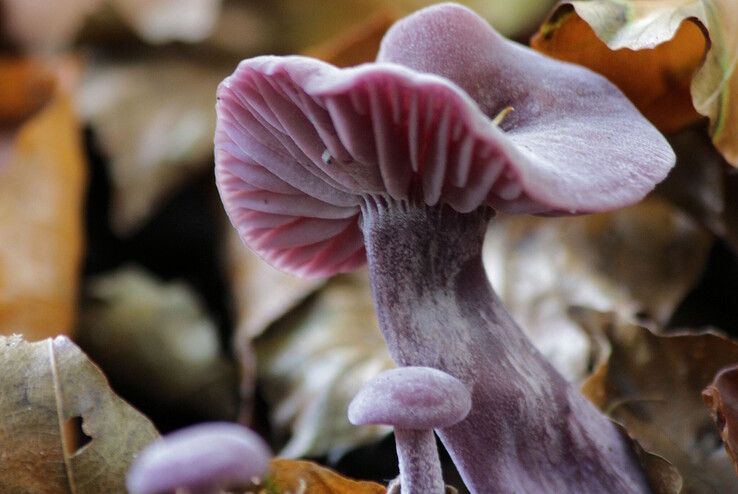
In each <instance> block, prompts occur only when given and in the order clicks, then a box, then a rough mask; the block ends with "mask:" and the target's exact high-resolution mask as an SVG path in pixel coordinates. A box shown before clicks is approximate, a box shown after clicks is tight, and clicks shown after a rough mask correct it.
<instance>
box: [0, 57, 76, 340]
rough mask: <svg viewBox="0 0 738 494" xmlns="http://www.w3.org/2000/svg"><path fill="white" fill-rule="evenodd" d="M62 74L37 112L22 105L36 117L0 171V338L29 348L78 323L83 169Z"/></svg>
mask: <svg viewBox="0 0 738 494" xmlns="http://www.w3.org/2000/svg"><path fill="white" fill-rule="evenodd" d="M24 70H25V69H24ZM65 71H73V68H72V67H71V66H69V65H65V64H60V71H59V72H54V77H55V83H54V86H55V89H54V90H53V94H52V95H51V96H49V97H48V99H46V97H45V96H44V95H41V99H42V100H44V101H43V102H41V104H42V106H41V107H40V108H36V106H38V103H39V102H38V101H37V102H36V103H34V104H30V106H29V105H28V104H25V105H22V106H25V108H26V109H30V108H36V109H35V110H34V111H32V115H31V116H28V117H27V118H26V119H25V120H23V123H22V125H20V127H18V128H17V129H16V130H15V132H14V134H13V135H12V137H11V139H10V142H9V144H8V149H7V159H6V161H5V163H4V164H2V165H1V166H0V239H2V241H0V328H2V329H0V334H10V333H22V334H23V335H25V337H26V338H28V339H30V340H35V339H41V338H44V337H47V336H51V335H57V334H69V333H70V331H71V330H72V327H73V325H74V322H75V317H76V314H75V312H76V303H77V291H78V283H79V269H80V261H81V256H82V239H83V231H82V206H83V201H84V189H85V182H86V163H85V156H84V150H83V146H82V135H81V130H80V126H79V123H78V121H77V118H76V117H75V115H74V112H73V109H72V104H71V99H70V95H69V87H68V85H69V83H68V81H66V78H67V76H68V75H69V72H65ZM34 74H35V72H33V71H31V72H29V77H30V79H29V81H27V82H29V83H30V84H31V86H30V87H33V84H34V80H36V79H35V77H36V76H35V75H34ZM42 80H45V76H42ZM46 84H47V83H46V82H43V83H41V86H43V87H45V86H46ZM30 87H29V89H30ZM32 99H33V98H32Z"/></svg>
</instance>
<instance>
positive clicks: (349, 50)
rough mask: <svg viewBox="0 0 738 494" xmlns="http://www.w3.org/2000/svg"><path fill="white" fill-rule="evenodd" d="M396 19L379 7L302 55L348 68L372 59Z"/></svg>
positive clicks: (394, 15)
mask: <svg viewBox="0 0 738 494" xmlns="http://www.w3.org/2000/svg"><path fill="white" fill-rule="evenodd" d="M396 20H397V15H396V14H395V13H394V12H393V11H392V10H391V9H380V10H378V11H377V12H376V13H374V14H373V15H372V16H370V17H369V18H367V19H366V20H364V21H363V22H361V23H359V24H357V25H355V26H352V27H351V28H349V29H348V30H347V31H346V32H343V33H341V34H339V35H338V36H336V37H335V38H333V39H330V40H327V41H324V42H323V43H320V44H319V45H318V46H315V47H313V48H309V49H308V50H307V51H306V52H305V55H307V56H311V57H314V58H319V59H321V60H324V61H326V62H329V63H332V64H333V65H335V66H337V67H350V66H353V65H359V64H361V63H365V62H371V61H373V60H374V59H375V58H376V56H377V52H378V51H379V44H380V42H381V41H382V38H383V37H384V33H385V32H387V29H389V28H390V26H391V25H392V24H393V23H394V22H395V21H396Z"/></svg>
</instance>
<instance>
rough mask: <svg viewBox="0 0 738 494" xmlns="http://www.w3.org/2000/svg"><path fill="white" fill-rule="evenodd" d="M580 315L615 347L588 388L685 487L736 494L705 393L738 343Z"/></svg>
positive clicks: (737, 481)
mask: <svg viewBox="0 0 738 494" xmlns="http://www.w3.org/2000/svg"><path fill="white" fill-rule="evenodd" d="M578 317H579V319H580V320H582V321H583V323H585V324H590V325H593V324H594V325H596V326H597V327H595V328H590V330H592V331H597V330H601V331H604V332H605V334H606V335H607V336H608V339H609V340H610V343H611V345H612V353H611V355H610V357H609V359H608V361H607V363H606V364H605V365H604V366H602V367H601V368H600V369H598V371H597V372H596V373H595V374H594V375H593V376H592V377H590V378H589V380H587V381H586V382H585V383H584V386H583V391H584V393H585V394H586V395H587V396H588V397H589V398H590V399H591V400H592V401H593V402H594V403H595V404H596V405H597V406H598V407H600V408H601V409H602V410H603V411H605V412H607V413H608V414H609V415H610V416H611V417H612V418H613V419H614V420H616V421H617V422H619V423H621V424H623V426H625V428H626V429H627V431H628V433H629V434H630V435H631V436H632V437H633V438H634V439H636V440H637V441H638V442H639V443H640V444H641V445H642V446H643V448H645V449H646V450H648V451H650V452H653V453H655V454H657V455H659V456H662V457H663V458H665V459H666V460H668V461H669V462H670V463H671V464H673V465H674V466H675V467H676V468H677V469H678V470H679V473H680V474H681V475H682V478H683V481H684V486H683V488H682V491H681V492H683V493H714V494H718V493H725V492H736V490H738V477H736V475H735V472H734V471H733V467H732V465H731V463H730V460H729V459H728V457H727V455H726V454H725V451H724V450H723V448H722V444H721V442H720V437H719V435H718V433H717V431H716V430H715V427H714V426H713V424H712V420H711V419H710V415H709V413H708V412H707V410H706V408H705V407H704V405H703V404H702V400H701V397H700V393H701V391H702V390H703V389H704V387H705V386H707V384H709V383H710V382H711V381H712V378H713V376H714V375H715V373H716V372H717V371H718V370H720V369H721V368H722V367H724V366H726V365H729V364H733V363H736V362H738V344H736V343H735V342H733V341H731V340H729V339H727V338H726V337H724V336H722V335H719V334H717V333H714V332H705V333H699V334H686V333H684V334H681V333H680V334H669V335H657V334H654V333H652V332H651V331H649V330H648V329H646V328H642V327H639V326H636V325H632V324H626V323H622V322H619V320H618V319H617V318H616V317H615V316H614V315H602V314H599V315H597V314H595V316H594V317H593V316H592V314H591V313H588V312H587V311H584V312H582V311H580V312H579V314H578Z"/></svg>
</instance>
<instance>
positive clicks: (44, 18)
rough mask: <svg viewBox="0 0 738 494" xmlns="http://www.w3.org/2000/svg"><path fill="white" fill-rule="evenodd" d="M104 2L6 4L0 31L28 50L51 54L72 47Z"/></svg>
mask: <svg viewBox="0 0 738 494" xmlns="http://www.w3.org/2000/svg"><path fill="white" fill-rule="evenodd" d="M104 2H105V0H65V1H63V2H60V1H58V0H3V2H2V17H0V27H2V29H0V31H2V32H3V33H4V36H7V37H9V38H10V39H11V40H12V41H13V42H15V43H17V44H19V45H20V46H21V47H23V48H24V49H26V50H29V51H36V52H51V51H56V50H60V49H62V48H64V47H66V46H67V45H69V44H70V43H71V42H72V41H73V39H74V37H75V36H76V34H77V33H78V32H79V30H80V29H81V28H82V26H83V25H84V22H85V20H86V19H87V18H88V17H89V16H90V15H91V14H92V13H93V12H94V11H95V10H96V9H98V8H100V6H102V5H103V3H104Z"/></svg>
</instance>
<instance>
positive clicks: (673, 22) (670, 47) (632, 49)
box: [533, 0, 738, 166]
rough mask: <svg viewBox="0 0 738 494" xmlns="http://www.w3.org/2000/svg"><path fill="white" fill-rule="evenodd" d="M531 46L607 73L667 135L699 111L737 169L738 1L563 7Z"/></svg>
mask: <svg viewBox="0 0 738 494" xmlns="http://www.w3.org/2000/svg"><path fill="white" fill-rule="evenodd" d="M533 46H534V47H535V48H536V49H538V50H540V51H543V52H544V53H546V54H548V55H551V56H554V57H558V58H561V59H564V60H568V61H572V62H576V63H580V64H583V65H586V66H588V67H591V68H593V69H594V70H596V71H599V72H602V73H603V74H604V75H605V76H607V77H608V78H609V79H610V80H612V81H613V82H615V83H616V84H618V85H619V86H620V87H621V89H623V91H624V92H625V93H626V94H627V95H628V96H629V97H631V99H633V101H634V102H635V103H636V105H637V106H639V108H640V109H641V110H642V111H643V112H644V113H645V114H646V116H648V117H649V118H651V119H652V120H653V121H654V122H655V123H656V124H657V125H658V126H660V127H661V129H662V130H664V131H667V132H671V131H675V130H678V129H680V128H682V127H683V126H685V125H686V124H688V123H690V122H692V121H694V120H695V116H696V114H695V113H694V111H693V110H692V109H691V108H690V107H693V108H694V109H696V111H697V112H698V113H699V114H701V115H705V116H707V117H709V119H710V134H711V135H712V139H713V142H714V143H715V145H716V147H717V148H718V149H719V150H720V152H721V153H722V154H723V156H725V158H726V159H727V160H728V162H730V163H731V164H732V165H733V166H738V98H736V95H738V71H737V70H736V69H737V67H738V3H736V2H735V1H734V0H665V1H659V2H654V1H648V0H625V1H620V0H588V1H567V2H562V6H560V7H559V8H558V9H557V10H556V11H555V12H554V13H553V14H552V16H551V17H550V18H549V20H548V21H547V22H546V23H545V24H544V25H543V26H542V27H541V29H540V31H539V33H538V35H537V36H536V37H535V38H534V40H533ZM609 50H615V51H614V52H610V51H609ZM635 70H637V72H638V77H633V73H634V71H635ZM690 99H691V105H690Z"/></svg>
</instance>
